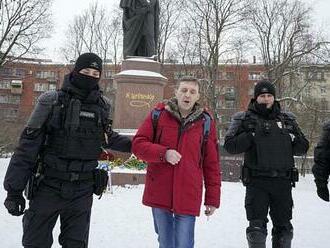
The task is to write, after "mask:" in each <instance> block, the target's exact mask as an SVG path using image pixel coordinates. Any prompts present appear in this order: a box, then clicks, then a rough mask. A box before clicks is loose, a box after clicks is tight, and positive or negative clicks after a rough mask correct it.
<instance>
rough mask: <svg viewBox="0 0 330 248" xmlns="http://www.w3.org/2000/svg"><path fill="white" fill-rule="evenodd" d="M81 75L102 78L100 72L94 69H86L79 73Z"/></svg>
mask: <svg viewBox="0 0 330 248" xmlns="http://www.w3.org/2000/svg"><path fill="white" fill-rule="evenodd" d="M79 73H80V74H83V75H86V76H90V77H93V78H100V71H98V70H95V69H93V68H84V69H81V70H80V71H79Z"/></svg>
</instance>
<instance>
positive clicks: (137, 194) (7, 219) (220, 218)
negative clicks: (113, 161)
mask: <svg viewBox="0 0 330 248" xmlns="http://www.w3.org/2000/svg"><path fill="white" fill-rule="evenodd" d="M8 161H9V160H8V159H0V178H1V184H2V182H3V178H4V174H5V171H6V168H7V164H8ZM142 192H143V185H140V186H134V187H127V188H122V187H118V188H117V187H115V188H114V193H113V194H110V193H107V194H105V195H104V196H103V197H102V199H101V200H97V198H95V200H94V206H93V216H92V222H91V232H90V245H89V247H91V248H101V247H104V248H156V247H158V246H157V240H156V236H155V235H154V231H153V224H152V217H151V211H150V209H149V208H148V207H145V206H143V205H142V204H141V196H142ZM293 194H294V201H295V208H294V217H293V225H294V227H295V236H294V241H293V246H292V247H293V248H326V247H329V236H327V235H329V229H330V205H329V204H328V203H325V202H323V201H321V200H319V199H318V198H317V196H316V193H315V188H314V184H313V181H312V177H311V176H307V177H306V178H302V179H301V181H300V182H299V183H298V185H297V187H296V188H295V189H294V193H293ZM4 198H5V191H4V190H3V188H2V190H0V202H1V203H0V240H1V241H0V242H1V243H0V247H3V248H17V247H21V235H22V228H21V217H18V218H17V217H13V216H10V215H9V214H7V211H6V209H5V208H4V206H3V204H2V202H3V201H4ZM246 225H247V221H246V220H245V211H244V187H243V186H242V185H241V184H240V183H229V182H223V186H222V197H221V207H220V209H219V210H218V211H217V212H216V214H215V215H214V216H211V218H210V219H209V220H207V218H206V217H205V216H201V217H199V218H198V220H197V223H196V237H195V238H196V245H195V247H196V248H220V247H222V248H244V247H247V245H246V241H245V228H246ZM270 226H271V225H270V224H269V228H268V229H269V230H270ZM58 234H59V226H58V225H57V226H56V228H55V230H54V240H55V243H54V245H53V247H54V248H59V247H60V246H59V245H58V243H57V236H58ZM267 247H271V243H270V236H269V237H268V240H267Z"/></svg>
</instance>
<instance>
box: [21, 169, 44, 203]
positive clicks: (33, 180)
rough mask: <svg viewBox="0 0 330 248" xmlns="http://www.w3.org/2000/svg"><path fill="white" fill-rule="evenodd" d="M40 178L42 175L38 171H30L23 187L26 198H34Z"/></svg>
mask: <svg viewBox="0 0 330 248" xmlns="http://www.w3.org/2000/svg"><path fill="white" fill-rule="evenodd" d="M42 179H43V175H41V174H40V173H32V175H31V176H30V178H29V180H28V182H27V184H26V186H25V189H24V195H25V197H26V199H28V200H32V199H33V198H34V196H35V194H36V192H37V191H38V188H39V184H40V182H41V181H42Z"/></svg>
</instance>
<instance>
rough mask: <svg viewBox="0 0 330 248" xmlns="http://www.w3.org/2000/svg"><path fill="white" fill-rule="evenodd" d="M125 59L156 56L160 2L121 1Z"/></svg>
mask: <svg viewBox="0 0 330 248" xmlns="http://www.w3.org/2000/svg"><path fill="white" fill-rule="evenodd" d="M120 7H121V8H122V9H123V31H124V47H123V50H124V58H126V57H127V56H144V57H151V56H153V55H155V54H156V49H157V41H158V34H159V2H158V0H121V1H120Z"/></svg>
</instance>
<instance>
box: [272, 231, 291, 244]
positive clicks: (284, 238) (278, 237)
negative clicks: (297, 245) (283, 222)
mask: <svg viewBox="0 0 330 248" xmlns="http://www.w3.org/2000/svg"><path fill="white" fill-rule="evenodd" d="M272 236H273V237H272V242H273V246H272V248H291V240H292V238H293V229H292V228H286V227H274V228H273V230H272Z"/></svg>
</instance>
